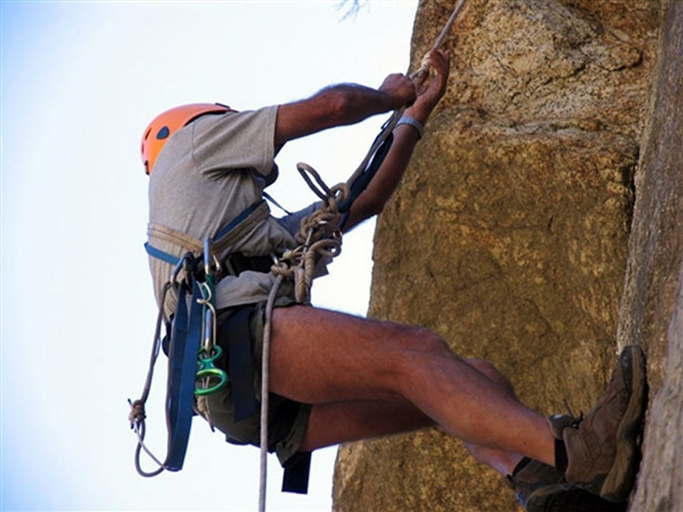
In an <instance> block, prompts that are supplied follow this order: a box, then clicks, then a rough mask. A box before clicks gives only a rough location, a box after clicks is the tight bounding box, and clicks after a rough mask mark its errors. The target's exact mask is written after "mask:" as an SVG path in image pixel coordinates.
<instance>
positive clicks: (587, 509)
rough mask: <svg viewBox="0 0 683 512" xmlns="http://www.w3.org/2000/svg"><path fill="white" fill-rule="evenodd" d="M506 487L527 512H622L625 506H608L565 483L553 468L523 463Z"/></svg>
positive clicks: (608, 503)
mask: <svg viewBox="0 0 683 512" xmlns="http://www.w3.org/2000/svg"><path fill="white" fill-rule="evenodd" d="M507 483H508V485H509V486H510V487H512V488H513V489H514V491H515V498H517V501H519V503H520V504H521V505H522V506H523V507H524V508H525V509H526V510H527V511H528V512H625V510H626V505H627V504H626V503H611V502H609V501H605V500H603V499H602V498H600V497H599V496H597V495H595V494H592V493H590V492H587V491H584V490H583V489H579V488H578V487H576V486H575V485H573V484H570V483H568V482H567V480H566V478H565V476H564V474H563V473H561V472H560V471H558V470H557V469H555V468H554V467H552V466H548V465H547V464H543V463H542V462H538V461H535V460H531V459H528V458H524V459H522V461H521V462H520V463H519V464H518V465H517V467H516V468H515V471H514V472H513V474H512V475H509V476H508V477H507Z"/></svg>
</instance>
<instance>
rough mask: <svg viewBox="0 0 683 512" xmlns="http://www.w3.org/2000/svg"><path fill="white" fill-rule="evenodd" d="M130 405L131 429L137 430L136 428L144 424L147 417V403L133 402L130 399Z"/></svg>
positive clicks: (129, 419)
mask: <svg viewBox="0 0 683 512" xmlns="http://www.w3.org/2000/svg"><path fill="white" fill-rule="evenodd" d="M128 404H129V405H130V413H129V414H128V421H130V428H135V426H137V425H140V424H141V423H143V422H144V421H145V418H146V417H147V415H146V414H145V403H144V402H143V401H142V400H135V401H134V402H131V401H130V399H129V400H128Z"/></svg>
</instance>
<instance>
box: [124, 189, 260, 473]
mask: <svg viewBox="0 0 683 512" xmlns="http://www.w3.org/2000/svg"><path fill="white" fill-rule="evenodd" d="M269 214H270V210H269V209H268V206H267V205H266V204H265V202H264V201H260V202H258V203H255V204H254V205H252V206H250V207H249V208H247V209H246V210H244V211H243V212H242V213H241V214H240V215H238V216H237V217H236V218H235V219H234V220H233V221H231V222H230V223H229V224H228V225H227V226H225V227H224V228H222V229H221V230H219V231H218V233H217V234H216V235H215V236H214V237H213V238H207V239H205V240H204V241H203V242H200V241H199V240H197V239H194V238H192V237H189V236H187V235H185V234H183V233H180V232H177V231H175V230H172V229H169V228H166V227H163V226H159V225H155V224H150V226H149V228H148V232H149V233H150V234H153V235H154V236H156V237H157V238H160V239H162V240H166V241H169V242H173V243H175V244H177V245H178V246H180V247H183V248H184V249H186V250H187V252H186V253H185V254H184V255H183V256H182V257H180V258H178V257H176V256H173V255H172V254H169V253H166V252H164V251H162V250H160V249H157V248H156V247H153V246H152V245H151V244H149V243H147V244H145V248H146V250H147V252H148V254H149V255H150V256H153V257H155V258H159V259H161V260H162V261H166V262H167V263H170V264H172V265H174V269H173V271H172V272H171V276H170V278H169V280H168V281H167V282H166V283H165V285H164V287H163V290H162V294H161V298H160V301H159V313H158V315H157V322H156V328H155V332H154V339H153V342H152V354H151V356H150V364H149V369H148V373H147V379H146V381H145V385H144V388H143V392H142V396H141V397H140V398H139V399H138V400H135V401H134V402H130V405H131V412H130V415H129V420H130V423H131V428H132V429H133V430H134V431H135V433H136V435H137V437H138V444H137V447H136V450H135V467H136V469H137V471H138V473H140V475H142V476H145V477H152V476H156V475H158V474H160V473H161V472H162V471H164V470H169V471H179V470H180V469H182V466H183V462H184V459H185V453H186V451H187V443H188V440H189V434H190V428H191V423H192V416H193V414H194V404H195V401H196V404H197V410H198V411H199V412H200V413H202V414H203V415H204V416H205V417H206V418H207V420H208V421H209V424H211V417H210V411H209V407H208V404H207V403H206V400H207V397H208V396H209V395H210V394H212V393H215V392H216V391H219V390H220V389H222V388H223V387H225V386H226V385H227V383H228V375H227V374H226V372H225V371H223V370H221V369H220V368H218V367H216V366H215V364H214V363H215V362H216V361H217V360H218V359H219V358H220V357H221V351H222V349H221V348H220V347H219V346H218V345H216V344H215V339H216V308H215V286H216V283H217V282H218V279H219V278H220V273H221V266H220V262H218V261H217V259H216V257H215V255H216V254H217V253H218V251H221V250H227V251H229V249H230V247H232V246H234V245H235V244H236V242H237V241H239V239H240V238H241V237H242V236H244V234H245V233H248V232H249V231H251V230H252V229H253V228H254V227H255V226H256V225H257V224H258V223H260V222H262V221H263V220H265V219H266V218H267V217H268V216H269ZM171 289H174V290H175V291H176V294H177V305H176V310H175V313H174V315H173V320H172V323H171V328H170V339H169V343H168V346H169V347H168V356H169V357H168V361H169V366H168V383H167V390H166V423H167V430H168V439H167V448H166V458H165V459H164V461H163V462H162V461H160V460H159V459H158V458H157V457H156V456H154V455H153V454H152V452H151V451H150V450H149V449H148V448H147V446H146V445H145V442H144V440H145V431H146V428H145V418H146V415H145V403H146V401H147V399H148V397H149V392H150V389H151V385H152V378H153V374H154V367H155V364H156V360H157V357H158V355H159V352H160V351H161V348H162V343H163V339H162V335H161V329H162V325H163V324H164V310H165V306H166V299H167V297H168V292H169V291H170V290H171ZM168 330H169V329H168V328H167V336H168ZM236 413H237V411H236ZM142 451H144V452H145V453H146V454H147V455H148V456H149V457H150V458H151V459H152V460H153V461H154V462H155V463H156V464H157V466H158V468H157V469H156V470H154V471H151V472H149V471H145V470H143V469H142V467H141V464H140V456H141V452H142Z"/></svg>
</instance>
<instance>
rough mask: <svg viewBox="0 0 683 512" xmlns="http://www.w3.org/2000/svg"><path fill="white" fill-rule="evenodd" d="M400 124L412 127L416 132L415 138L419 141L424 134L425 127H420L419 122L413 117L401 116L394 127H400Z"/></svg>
mask: <svg viewBox="0 0 683 512" xmlns="http://www.w3.org/2000/svg"><path fill="white" fill-rule="evenodd" d="M402 124H407V125H409V126H412V127H413V128H415V129H416V130H417V138H418V139H421V138H422V136H423V135H424V133H425V127H424V126H423V125H422V123H421V122H420V121H418V120H417V119H415V118H413V117H408V116H403V117H402V118H401V119H399V120H398V122H397V123H396V126H399V125H402Z"/></svg>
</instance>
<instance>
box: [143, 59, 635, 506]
mask: <svg viewBox="0 0 683 512" xmlns="http://www.w3.org/2000/svg"><path fill="white" fill-rule="evenodd" d="M429 59H430V62H431V66H432V68H433V73H432V75H431V77H429V78H427V79H426V81H425V82H424V83H423V84H422V85H416V83H415V82H414V81H412V80H411V79H409V78H408V77H406V76H405V75H403V74H400V73H397V74H391V75H389V76H387V77H386V79H385V80H384V81H383V83H382V84H381V85H380V86H379V88H377V89H373V88H368V87H363V86H359V85H351V84H342V85H334V86H330V87H327V88H325V89H323V90H321V91H320V92H318V93H316V94H315V95H313V96H312V97H310V98H308V99H304V100H301V101H295V102H292V103H286V104H282V105H276V106H270V107H265V108H260V109H258V110H254V111H243V112H238V111H235V110H232V109H230V108H228V107H224V106H220V105H213V106H210V107H207V106H206V104H203V106H200V107H196V106H195V107H193V106H190V107H189V110H188V109H187V108H186V109H185V110H183V108H182V107H181V108H180V109H179V110H178V109H176V110H174V109H172V110H171V111H169V112H167V113H165V114H162V115H161V116H159V117H158V118H157V119H155V121H154V122H153V123H152V124H151V125H150V128H149V129H148V130H146V132H145V136H144V139H143V147H142V151H143V159H144V161H145V166H146V170H147V173H148V174H149V175H150V184H149V201H150V223H151V224H153V225H155V226H164V227H166V228H169V229H170V230H173V231H174V232H179V233H183V234H186V235H188V236H190V237H192V238H194V239H199V240H202V239H204V238H205V237H207V236H213V235H214V234H215V233H216V232H217V231H218V230H220V229H221V228H222V227H223V226H225V225H226V224H228V223H230V222H231V221H233V220H234V219H235V218H236V217H237V216H238V215H239V214H240V213H241V212H243V211H245V209H247V208H248V207H249V206H250V205H252V204H255V203H257V202H258V201H259V200H261V199H262V196H263V193H264V188H265V187H267V186H268V185H270V184H271V183H273V182H274V181H275V180H276V179H277V176H278V172H279V171H278V166H277V165H276V164H275V161H274V159H275V156H276V155H277V153H278V151H279V150H280V149H281V148H282V147H283V145H284V144H286V143H287V142H288V141H291V140H294V139H297V138H300V137H304V136H307V135H310V134H313V133H317V132H320V131H322V130H325V129H327V128H332V127H336V126H344V125H350V124H353V123H357V122H360V121H362V120H364V119H366V118H368V117H370V116H373V115H376V114H380V113H384V112H389V111H392V110H394V109H398V108H400V107H404V106H407V108H406V110H405V113H404V116H403V117H402V118H401V120H400V121H399V122H398V124H397V125H396V127H395V128H394V130H393V136H394V140H393V144H392V145H391V148H390V150H389V152H388V154H387V155H386V158H385V159H384V161H383V163H382V165H381V167H380V168H379V170H378V172H377V174H376V176H375V178H374V179H373V180H372V181H371V182H370V184H369V186H368V187H367V189H366V190H365V191H364V192H363V193H361V194H360V195H359V197H358V198H357V200H356V201H355V202H354V203H353V204H352V206H351V208H350V211H349V214H348V217H347V218H346V219H345V223H344V228H343V230H344V231H349V230H351V229H353V228H354V227H355V226H357V225H358V224H360V223H362V222H363V221H365V220H366V219H368V218H370V217H372V216H374V215H377V214H379V213H380V212H381V211H382V209H383V207H384V205H385V204H386V203H387V201H388V200H389V199H390V198H391V196H392V194H393V193H394V191H395V190H396V188H397V187H398V186H399V184H400V182H401V179H402V177H403V175H404V173H405V171H406V169H407V166H408V162H409V161H410V158H411V155H412V153H413V149H414V148H415V146H416V144H417V143H418V142H419V140H420V138H421V137H422V135H423V130H424V126H425V125H426V123H427V121H428V119H429V117H430V114H431V113H432V111H433V109H434V108H435V106H436V105H437V104H438V103H439V101H440V100H441V98H442V97H443V95H444V94H445V92H446V89H447V82H448V76H449V69H450V55H449V53H448V52H442V51H438V50H433V51H431V53H430V55H429ZM193 109H194V110H193ZM178 112H180V113H181V114H182V116H184V117H183V118H182V119H180V126H177V124H178V118H177V115H176V114H177V113H178ZM188 112H189V115H188ZM174 115H176V117H175V118H174ZM167 119H175V120H176V126H171V124H172V123H171V124H169V123H167V122H166V120H167ZM316 207H317V205H312V206H311V207H309V208H306V209H304V210H302V211H300V212H297V213H293V214H288V215H285V216H284V217H282V218H275V217H274V216H272V215H269V214H268V215H266V216H265V217H264V218H263V219H262V220H260V221H259V222H257V223H256V224H255V225H254V226H253V227H252V228H251V229H250V230H248V231H247V232H245V233H243V234H242V235H241V238H239V240H238V242H236V243H235V244H233V245H232V247H231V252H230V254H217V255H216V256H217V258H218V259H219V260H220V262H221V263H222V265H223V268H224V276H223V277H222V278H221V279H220V281H219V282H218V284H217V285H216V304H217V309H218V329H217V330H218V340H217V343H218V345H219V346H221V347H223V348H224V350H225V355H224V357H223V360H221V361H220V362H219V364H220V365H223V367H224V368H225V369H226V370H227V369H228V368H229V367H230V359H231V358H233V357H234V358H237V357H238V356H237V355H233V354H232V353H231V350H232V349H233V347H234V346H237V345H239V344H240V343H241V342H243V341H244V340H238V343H236V344H233V343H231V340H230V339H229V338H230V337H231V336H237V335H236V334H235V333H237V332H239V331H240V328H239V326H237V325H232V324H231V322H233V323H235V322H237V320H235V319H236V318H237V317H240V318H243V319H246V320H244V321H243V324H244V325H246V326H247V328H246V330H244V329H242V331H243V332H246V335H245V336H246V341H244V343H246V344H247V346H248V354H249V355H248V361H249V362H251V364H252V368H251V369H249V372H253V381H254V382H255V383H256V388H258V387H259V385H260V382H261V376H260V375H259V371H260V368H261V365H260V364H261V363H260V356H261V343H262V338H263V329H264V314H265V313H264V311H265V307H264V303H265V301H266V299H267V298H268V295H269V292H270V290H271V288H272V286H273V283H274V280H275V276H274V274H273V272H272V271H271V266H272V265H273V259H272V256H271V255H272V254H274V255H276V256H279V255H282V254H283V253H284V252H285V251H287V250H289V249H292V248H293V247H294V246H295V241H294V236H295V235H294V234H295V233H296V231H297V229H298V228H299V223H300V221H301V219H302V218H304V217H306V216H307V215H308V214H310V213H311V212H312V211H314V209H315V208H316ZM149 243H150V244H151V245H153V246H154V247H156V248H158V249H160V250H163V251H165V252H167V253H171V254H173V255H175V256H178V257H180V256H181V255H182V254H183V253H184V252H185V251H186V250H187V247H183V246H182V244H179V243H175V242H173V241H171V240H169V239H168V238H167V237H163V236H161V235H160V234H159V232H157V231H154V230H151V231H150V233H149ZM150 268H151V273H152V277H153V282H154V289H155V293H156V296H157V299H158V300H159V298H160V295H161V290H162V287H163V285H164V283H165V282H166V281H167V280H168V276H169V273H170V272H171V270H172V265H171V264H170V263H168V262H165V261H163V260H161V259H158V258H155V257H150ZM319 271H320V272H318V273H319V274H321V273H324V271H325V270H324V261H323V260H321V261H320V262H319ZM275 305H276V307H275V309H274V310H273V313H272V319H271V326H272V327H271V347H270V372H269V392H270V404H271V405H270V409H269V414H268V416H269V419H268V425H269V429H268V432H269V443H268V444H269V446H268V449H269V450H270V451H274V452H276V453H277V456H278V458H279V460H280V462H281V463H282V464H283V466H288V465H291V464H294V463H296V461H297V458H298V457H300V456H302V455H305V454H308V453H310V452H312V451H314V450H316V449H318V448H322V447H326V446H330V445H336V444H339V443H344V442H349V441H356V440H361V439H368V438H376V437H380V436H388V435H392V434H397V433H401V432H410V431H415V430H417V429H423V428H427V427H433V426H438V427H440V428H442V429H443V430H444V431H446V432H448V433H450V434H451V435H452V436H454V437H456V438H459V439H462V440H463V441H464V442H465V444H466V446H467V447H468V449H469V451H470V452H471V453H472V455H473V456H474V457H476V458H477V459H478V460H480V461H481V462H483V463H485V464H487V465H489V466H491V467H493V468H494V469H496V470H498V471H499V472H500V473H501V474H502V475H504V476H505V477H506V478H507V480H508V481H509V482H510V484H511V485H512V487H513V488H514V489H515V494H516V496H517V498H518V499H519V501H520V502H521V503H522V504H524V505H525V506H526V507H527V509H528V510H530V511H541V510H543V511H548V510H574V511H579V510H602V509H605V510H608V509H609V507H610V506H612V505H611V504H613V503H617V504H619V503H623V502H624V501H625V500H626V499H627V497H628V495H629V493H630V491H631V488H632V486H633V482H634V478H635V476H634V475H635V471H636V469H637V457H636V453H637V451H638V447H637V437H638V430H639V428H640V425H641V421H642V417H643V409H644V401H645V392H644V387H645V377H644V363H643V355H642V352H641V351H640V350H639V349H638V348H637V347H629V348H627V349H626V350H625V351H624V352H623V353H622V354H621V356H620V357H619V359H618V362H617V365H616V368H615V370H614V373H613V378H612V380H611V382H610V383H609V385H608V387H607V389H606V391H605V394H604V395H603V397H602V398H601V399H600V400H599V402H598V403H597V405H596V406H595V407H594V408H593V409H592V410H591V411H590V412H589V413H588V414H587V415H586V417H585V418H575V417H572V416H570V415H555V416H551V417H549V418H546V417H545V416H543V415H541V414H539V413H537V412H535V411H533V410H531V409H530V408H528V407H526V406H525V405H523V404H522V403H521V402H520V400H519V399H518V398H517V397H516V395H515V393H514V391H513V388H512V385H511V383H510V381H509V380H508V379H506V378H505V377H504V376H503V375H502V374H501V373H500V372H499V371H498V370H497V369H496V368H494V367H493V366H492V365H491V364H490V363H488V362H486V361H484V360H478V359H463V358H461V357H458V356H457V355H456V354H454V353H453V352H452V351H451V350H450V349H449V347H448V345H447V344H446V343H445V342H444V340H443V339H441V338H440V337H439V336H438V335H437V334H435V333H434V332H432V331H430V330H428V329H425V328H422V327H415V326H406V325H397V324H394V323H391V322H382V321H377V320H373V319H369V318H360V317H356V316H351V315H348V314H343V313H339V312H335V311H329V310H325V309H321V308H318V307H313V306H311V305H310V304H301V303H297V302H296V300H295V298H294V296H293V285H292V284H291V283H290V282H288V281H287V280H285V282H284V283H283V285H282V286H281V287H280V289H279V293H278V297H277V299H276V303H275ZM173 309H174V305H173V301H172V300H171V301H170V302H168V303H167V304H166V316H167V318H168V317H170V315H171V314H172V312H173ZM245 322H246V324H245ZM225 326H228V328H225ZM241 346H244V345H243V344H242V345H241ZM249 375H251V373H250V374H249ZM250 378H251V377H250ZM232 393H233V389H232V387H231V386H228V387H226V388H225V389H224V390H222V391H220V392H218V393H215V394H213V395H211V396H210V397H209V398H208V410H207V411H204V412H202V415H204V416H205V417H206V418H207V420H209V421H210V422H211V424H212V425H213V426H214V427H215V428H217V429H219V430H220V431H221V432H223V433H224V435H225V437H226V440H227V441H229V442H232V443H238V444H252V445H258V444H259V417H258V416H259V415H258V413H257V412H256V413H254V414H250V415H249V416H248V417H246V418H245V419H241V420H240V421H235V417H234V412H235V407H236V405H235V403H234V397H233V396H232ZM619 506H621V505H619ZM590 507H593V508H590ZM599 507H602V508H599Z"/></svg>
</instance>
